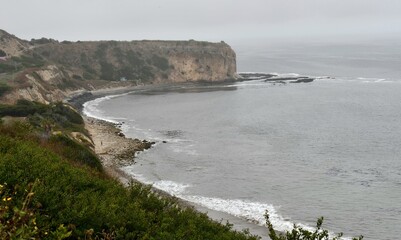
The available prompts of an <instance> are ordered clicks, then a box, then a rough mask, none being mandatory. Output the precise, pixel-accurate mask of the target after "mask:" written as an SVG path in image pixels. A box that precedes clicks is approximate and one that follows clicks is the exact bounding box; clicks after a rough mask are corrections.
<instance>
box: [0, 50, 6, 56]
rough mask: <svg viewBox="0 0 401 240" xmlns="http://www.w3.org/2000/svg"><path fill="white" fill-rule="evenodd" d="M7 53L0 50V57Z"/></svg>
mask: <svg viewBox="0 0 401 240" xmlns="http://www.w3.org/2000/svg"><path fill="white" fill-rule="evenodd" d="M6 56H7V53H6V52H4V51H3V50H1V49H0V57H6Z"/></svg>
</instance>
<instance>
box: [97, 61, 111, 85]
mask: <svg viewBox="0 0 401 240" xmlns="http://www.w3.org/2000/svg"><path fill="white" fill-rule="evenodd" d="M100 67H101V69H100V72H101V75H100V78H101V79H103V80H115V77H114V66H113V65H112V64H111V63H108V62H105V61H102V62H100Z"/></svg>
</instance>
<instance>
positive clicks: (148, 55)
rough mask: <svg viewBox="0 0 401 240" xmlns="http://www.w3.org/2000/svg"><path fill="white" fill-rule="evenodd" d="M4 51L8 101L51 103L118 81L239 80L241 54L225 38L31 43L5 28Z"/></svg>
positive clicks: (0, 37) (0, 43) (0, 40)
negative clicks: (205, 40)
mask: <svg viewBox="0 0 401 240" xmlns="http://www.w3.org/2000/svg"><path fill="white" fill-rule="evenodd" d="M0 50H1V51H2V52H4V53H6V54H5V55H6V58H4V57H3V58H2V59H0V60H1V61H0V83H1V82H6V83H7V84H8V85H10V86H11V87H12V89H13V90H12V91H9V92H8V94H5V95H3V96H2V97H1V98H2V99H0V101H1V100H2V101H3V102H13V101H15V100H16V99H19V98H25V99H29V100H35V101H39V102H50V101H55V100H61V99H63V98H64V97H65V96H66V95H68V94H69V93H71V92H73V91H77V90H94V89H99V88H104V87H107V86H116V85H117V86H124V85H131V86H132V85H138V84H152V83H178V82H190V81H210V82H214V81H224V80H233V79H235V78H236V56H235V52H234V51H233V50H232V49H231V47H230V46H229V45H227V44H226V43H224V42H220V43H209V42H198V41H194V40H190V41H148V40H144V41H130V42H128V41H96V42H95V41H93V42H80V41H78V42H67V41H64V42H58V41H56V40H53V39H46V38H42V39H38V40H31V41H30V42H28V41H25V40H21V39H19V38H17V37H15V36H14V35H11V34H8V33H6V32H4V31H2V30H0ZM0 53H1V52H0ZM4 53H3V55H4Z"/></svg>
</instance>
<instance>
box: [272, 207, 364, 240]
mask: <svg viewBox="0 0 401 240" xmlns="http://www.w3.org/2000/svg"><path fill="white" fill-rule="evenodd" d="M265 218H266V225H267V228H268V229H269V237H270V238H271V239H272V240H301V239H302V240H329V239H330V236H329V231H327V230H324V229H322V224H323V217H321V218H319V219H318V220H317V223H316V230H315V231H313V232H312V231H309V230H307V229H303V228H302V227H300V226H297V225H295V224H294V228H293V229H292V231H287V232H286V233H284V234H280V233H276V231H275V230H274V228H273V225H272V223H271V222H270V219H269V213H268V212H267V211H266V214H265ZM342 236H343V234H342V233H339V234H337V236H335V237H333V238H331V239H332V240H339V239H340V238H341V237H342ZM362 239H363V236H360V237H357V238H356V237H354V238H352V240H362Z"/></svg>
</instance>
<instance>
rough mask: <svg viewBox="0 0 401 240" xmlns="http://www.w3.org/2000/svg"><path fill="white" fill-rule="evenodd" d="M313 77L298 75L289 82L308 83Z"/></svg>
mask: <svg viewBox="0 0 401 240" xmlns="http://www.w3.org/2000/svg"><path fill="white" fill-rule="evenodd" d="M314 80H315V79H314V78H310V77H300V78H298V79H297V80H296V81H291V82H290V83H309V82H313V81H314Z"/></svg>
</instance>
